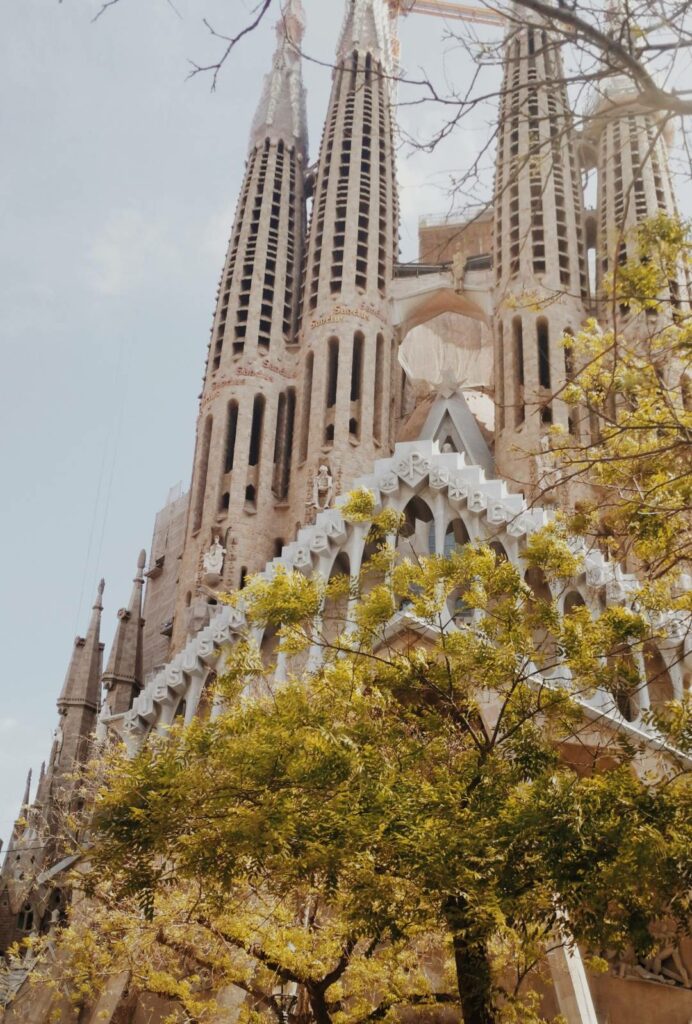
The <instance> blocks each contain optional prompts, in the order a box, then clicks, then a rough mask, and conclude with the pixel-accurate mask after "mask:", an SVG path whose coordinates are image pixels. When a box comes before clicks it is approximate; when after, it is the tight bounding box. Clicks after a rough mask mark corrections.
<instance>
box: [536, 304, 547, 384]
mask: <svg viewBox="0 0 692 1024" xmlns="http://www.w3.org/2000/svg"><path fill="white" fill-rule="evenodd" d="M536 342H537V345H538V383H539V385H540V386H541V387H542V388H550V332H549V330H548V321H547V320H546V318H545V317H544V316H542V317H539V318H538V320H537V321H536Z"/></svg>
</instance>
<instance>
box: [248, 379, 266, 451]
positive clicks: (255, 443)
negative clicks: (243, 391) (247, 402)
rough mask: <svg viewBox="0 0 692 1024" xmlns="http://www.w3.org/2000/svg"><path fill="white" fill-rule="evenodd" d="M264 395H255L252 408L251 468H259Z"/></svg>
mask: <svg viewBox="0 0 692 1024" xmlns="http://www.w3.org/2000/svg"><path fill="white" fill-rule="evenodd" d="M264 406H265V399H264V395H255V401H254V403H253V406H252V429H251V431H250V458H249V460H248V461H249V464H250V465H251V466H259V462H260V456H261V454H262V430H263V427H264Z"/></svg>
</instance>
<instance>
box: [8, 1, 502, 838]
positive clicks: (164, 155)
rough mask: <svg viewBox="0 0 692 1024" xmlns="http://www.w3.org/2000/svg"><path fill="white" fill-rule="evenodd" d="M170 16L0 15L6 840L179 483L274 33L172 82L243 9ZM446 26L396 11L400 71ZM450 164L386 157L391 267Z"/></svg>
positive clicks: (319, 47) (431, 50)
mask: <svg viewBox="0 0 692 1024" xmlns="http://www.w3.org/2000/svg"><path fill="white" fill-rule="evenodd" d="M175 6H176V8H177V11H178V14H176V13H175V12H174V10H173V9H172V8H171V6H170V5H169V3H168V2H167V0H120V3H119V4H118V5H117V6H115V7H113V8H112V10H110V11H109V12H108V13H107V15H106V16H105V17H103V18H102V19H101V20H100V21H99V22H98V23H96V24H92V21H91V19H92V17H93V15H94V13H95V12H96V11H97V10H98V7H99V4H98V3H97V2H96V0H63V2H62V3H58V0H2V3H1V4H0V82H1V86H2V103H1V104H0V137H1V138H2V160H1V161H0V216H1V224H2V234H1V236H0V353H1V364H0V365H1V376H0V380H1V381H2V402H1V403H0V430H1V431H2V445H1V451H0V460H1V463H0V480H1V481H2V494H3V501H2V504H1V506H0V642H1V645H2V652H3V658H2V677H1V683H0V836H2V837H4V838H5V840H7V838H8V835H9V831H10V828H11V824H12V821H13V820H14V818H15V816H16V813H17V810H18V807H19V802H20V800H21V794H22V790H23V786H24V779H25V776H26V772H27V771H28V769H29V768H30V767H33V768H34V771H35V772H37V771H38V768H39V767H40V763H41V761H42V760H43V759H44V758H46V757H47V756H48V753H49V750H50V744H51V734H52V731H53V729H54V728H55V724H56V710H55V700H56V697H57V695H58V693H59V691H60V687H61V685H62V681H63V677H64V673H65V669H66V666H67V663H68V660H69V657H70V653H71V649H72V643H73V640H74V637H75V636H76V635H77V633H78V632H80V633H81V632H83V631H84V629H85V627H86V622H87V620H88V615H89V608H90V605H91V602H92V597H93V593H94V590H95V586H96V583H97V581H98V578H99V577H100V576H102V575H103V576H104V577H105V578H106V592H105V613H104V631H103V632H104V639H105V641H106V644H107V645H108V644H109V642H110V639H111V637H112V634H113V626H114V621H115V615H116V612H117V609H118V608H119V607H120V606H122V605H123V604H124V603H126V601H127V599H128V595H129V591H130V585H131V579H132V576H133V575H134V567H135V564H136V559H137V554H138V551H139V549H140V548H141V547H143V546H146V547H148V545H149V543H150V539H151V531H152V526H153V519H154V515H155V513H156V511H157V510H158V509H159V508H160V507H161V506H162V505H163V504H164V502H165V499H166V496H167V493H168V490H169V488H170V487H171V486H172V485H175V484H176V483H177V482H178V481H183V482H184V484H185V486H186V487H187V483H188V477H189V473H190V465H191V458H192V448H193V441H194V428H195V417H196V408H197V395H198V394H199V390H200V380H201V376H202V370H203V363H204V356H205V350H206V344H207V341H208V336H209V328H210V325H211V317H212V313H213V302H214V295H215V291H216V284H217V280H218V276H219V273H220V271H221V267H222V264H223V258H224V250H225V246H226V240H227V238H228V235H229V234H230V228H231V222H232V218H233V211H234V207H235V201H236V195H237V192H238V189H239V185H240V182H241V177H242V173H243V163H244V159H245V151H246V144H247V136H248V130H249V126H250V122H251V119H252V115H253V111H254V106H255V104H256V102H257V99H258V97H259V92H260V88H261V78H262V75H263V74H264V73H265V71H266V70H267V69H268V66H269V62H270V58H271V52H272V50H273V40H274V37H273V30H272V27H271V25H270V24H269V23H267V25H266V26H263V27H262V28H261V30H260V31H258V32H257V33H255V34H253V35H252V36H251V37H249V38H248V39H247V40H246V41H245V42H244V44H243V45H242V46H241V47H239V48H238V49H237V51H236V52H235V54H234V56H233V60H232V61H231V62H230V63H229V64H228V66H227V68H226V69H225V70H224V73H223V75H222V76H221V79H220V82H219V86H218V90H217V91H216V92H215V93H211V92H210V88H209V80H208V79H204V78H197V79H195V80H193V81H187V80H186V77H187V71H188V67H189V65H188V61H189V60H190V59H194V60H197V61H199V62H205V61H208V60H209V59H211V58H213V56H214V54H215V53H217V49H218V46H217V45H216V46H215V44H214V40H213V39H211V38H210V36H209V34H208V32H207V31H206V30H205V29H204V27H203V26H202V24H201V21H200V19H201V17H202V15H207V16H208V17H209V18H210V19H211V21H212V23H214V24H216V25H218V27H219V29H224V28H236V29H237V28H238V27H239V26H240V24H241V23H244V19H245V14H244V12H245V11H249V10H250V9H251V7H252V6H254V0H231V2H230V3H229V0H175ZM305 8H306V11H307V16H308V21H309V28H308V35H307V38H306V44H305V47H306V51H307V52H308V53H309V54H310V55H311V56H314V57H316V58H318V59H322V60H325V61H328V60H329V59H330V57H331V55H332V53H333V49H334V45H335V42H336V36H337V33H338V28H339V25H340V23H341V17H342V11H343V6H342V0H305ZM443 33H444V25H443V23H442V22H440V21H438V20H437V19H423V18H419V19H417V20H416V23H415V25H414V24H413V22H412V21H411V19H409V23H408V24H406V25H405V26H404V30H403V33H402V35H403V43H404V57H405V60H406V64H407V66H408V67H409V69H410V70H411V71H412V73H416V74H417V73H418V67H419V65H429V66H430V71H431V74H440V75H441V74H443V73H445V71H446V70H447V71H449V69H450V68H452V69H454V68H458V66H459V65H460V63H461V56H460V55H459V52H458V50H456V49H454V48H453V47H452V46H450V44H449V43H444V42H442V36H443ZM414 40H415V52H412V47H413V43H414ZM407 47H408V50H407ZM449 73H451V72H449ZM305 77H306V82H307V85H308V87H309V90H310V95H309V112H310V129H311V144H312V153H313V157H314V156H316V150H317V146H318V145H319V138H320V134H321V122H322V118H323V116H324V112H325V106H326V102H327V96H328V91H329V82H330V75H329V71H328V70H327V69H324V68H321V67H319V66H318V65H317V64H309V65H308V66H307V67H306V72H305ZM406 116H407V117H408V119H409V122H410V120H411V117H412V116H413V112H409V113H408V114H407V115H406ZM415 117H416V118H417V119H418V120H419V121H420V120H421V119H424V120H426V123H427V119H428V118H434V114H433V113H432V112H428V111H421V110H417V111H415ZM431 125H432V121H431V122H429V123H428V127H430V126H431ZM483 134H484V127H483V124H482V122H481V121H479V122H478V124H477V131H476V132H475V133H474V132H473V131H468V130H467V131H465V133H464V136H463V138H460V139H458V140H457V143H456V147H459V148H460V150H463V159H466V158H467V155H468V152H469V151H470V150H472V149H474V148H475V146H476V145H477V144H478V140H479V139H481V138H482V136H483ZM476 136H477V138H476ZM456 165H458V155H457V149H456V148H453V149H450V148H449V147H448V148H447V150H446V151H444V150H443V151H440V152H439V153H436V154H435V155H434V156H432V157H414V158H412V159H410V158H402V160H401V168H400V176H401V185H402V205H403V212H404V222H403V228H402V248H403V252H404V254H405V255H406V257H407V258H413V257H414V256H415V254H416V225H417V216H418V214H419V213H427V212H434V211H440V210H444V209H446V208H447V205H448V200H447V198H446V196H445V186H446V184H447V181H448V179H449V173H450V172H451V171H453V169H454V167H455V166H456ZM106 653H107V651H106Z"/></svg>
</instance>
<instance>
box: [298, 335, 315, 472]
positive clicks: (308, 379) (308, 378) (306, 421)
mask: <svg viewBox="0 0 692 1024" xmlns="http://www.w3.org/2000/svg"><path fill="white" fill-rule="evenodd" d="M314 364H315V356H314V354H313V353H312V352H308V355H307V358H306V360H305V378H304V380H303V422H302V424H301V430H300V461H301V462H305V460H306V458H307V457H308V439H309V436H310V403H311V401H312V374H313V367H314Z"/></svg>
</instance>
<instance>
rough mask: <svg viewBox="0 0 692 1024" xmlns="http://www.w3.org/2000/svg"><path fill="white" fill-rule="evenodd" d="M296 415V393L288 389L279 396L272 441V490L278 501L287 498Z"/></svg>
mask: <svg viewBox="0 0 692 1024" xmlns="http://www.w3.org/2000/svg"><path fill="white" fill-rule="evenodd" d="M295 413H296V393H295V390H294V389H293V388H288V390H287V391H283V392H282V393H281V394H280V395H279V405H278V409H277V414H276V438H275V441H274V480H273V483H272V490H273V491H274V496H275V498H277V500H278V501H283V500H284V499H285V498H286V497H287V496H288V487H289V483H290V476H291V455H292V453H293V430H294V423H295Z"/></svg>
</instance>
